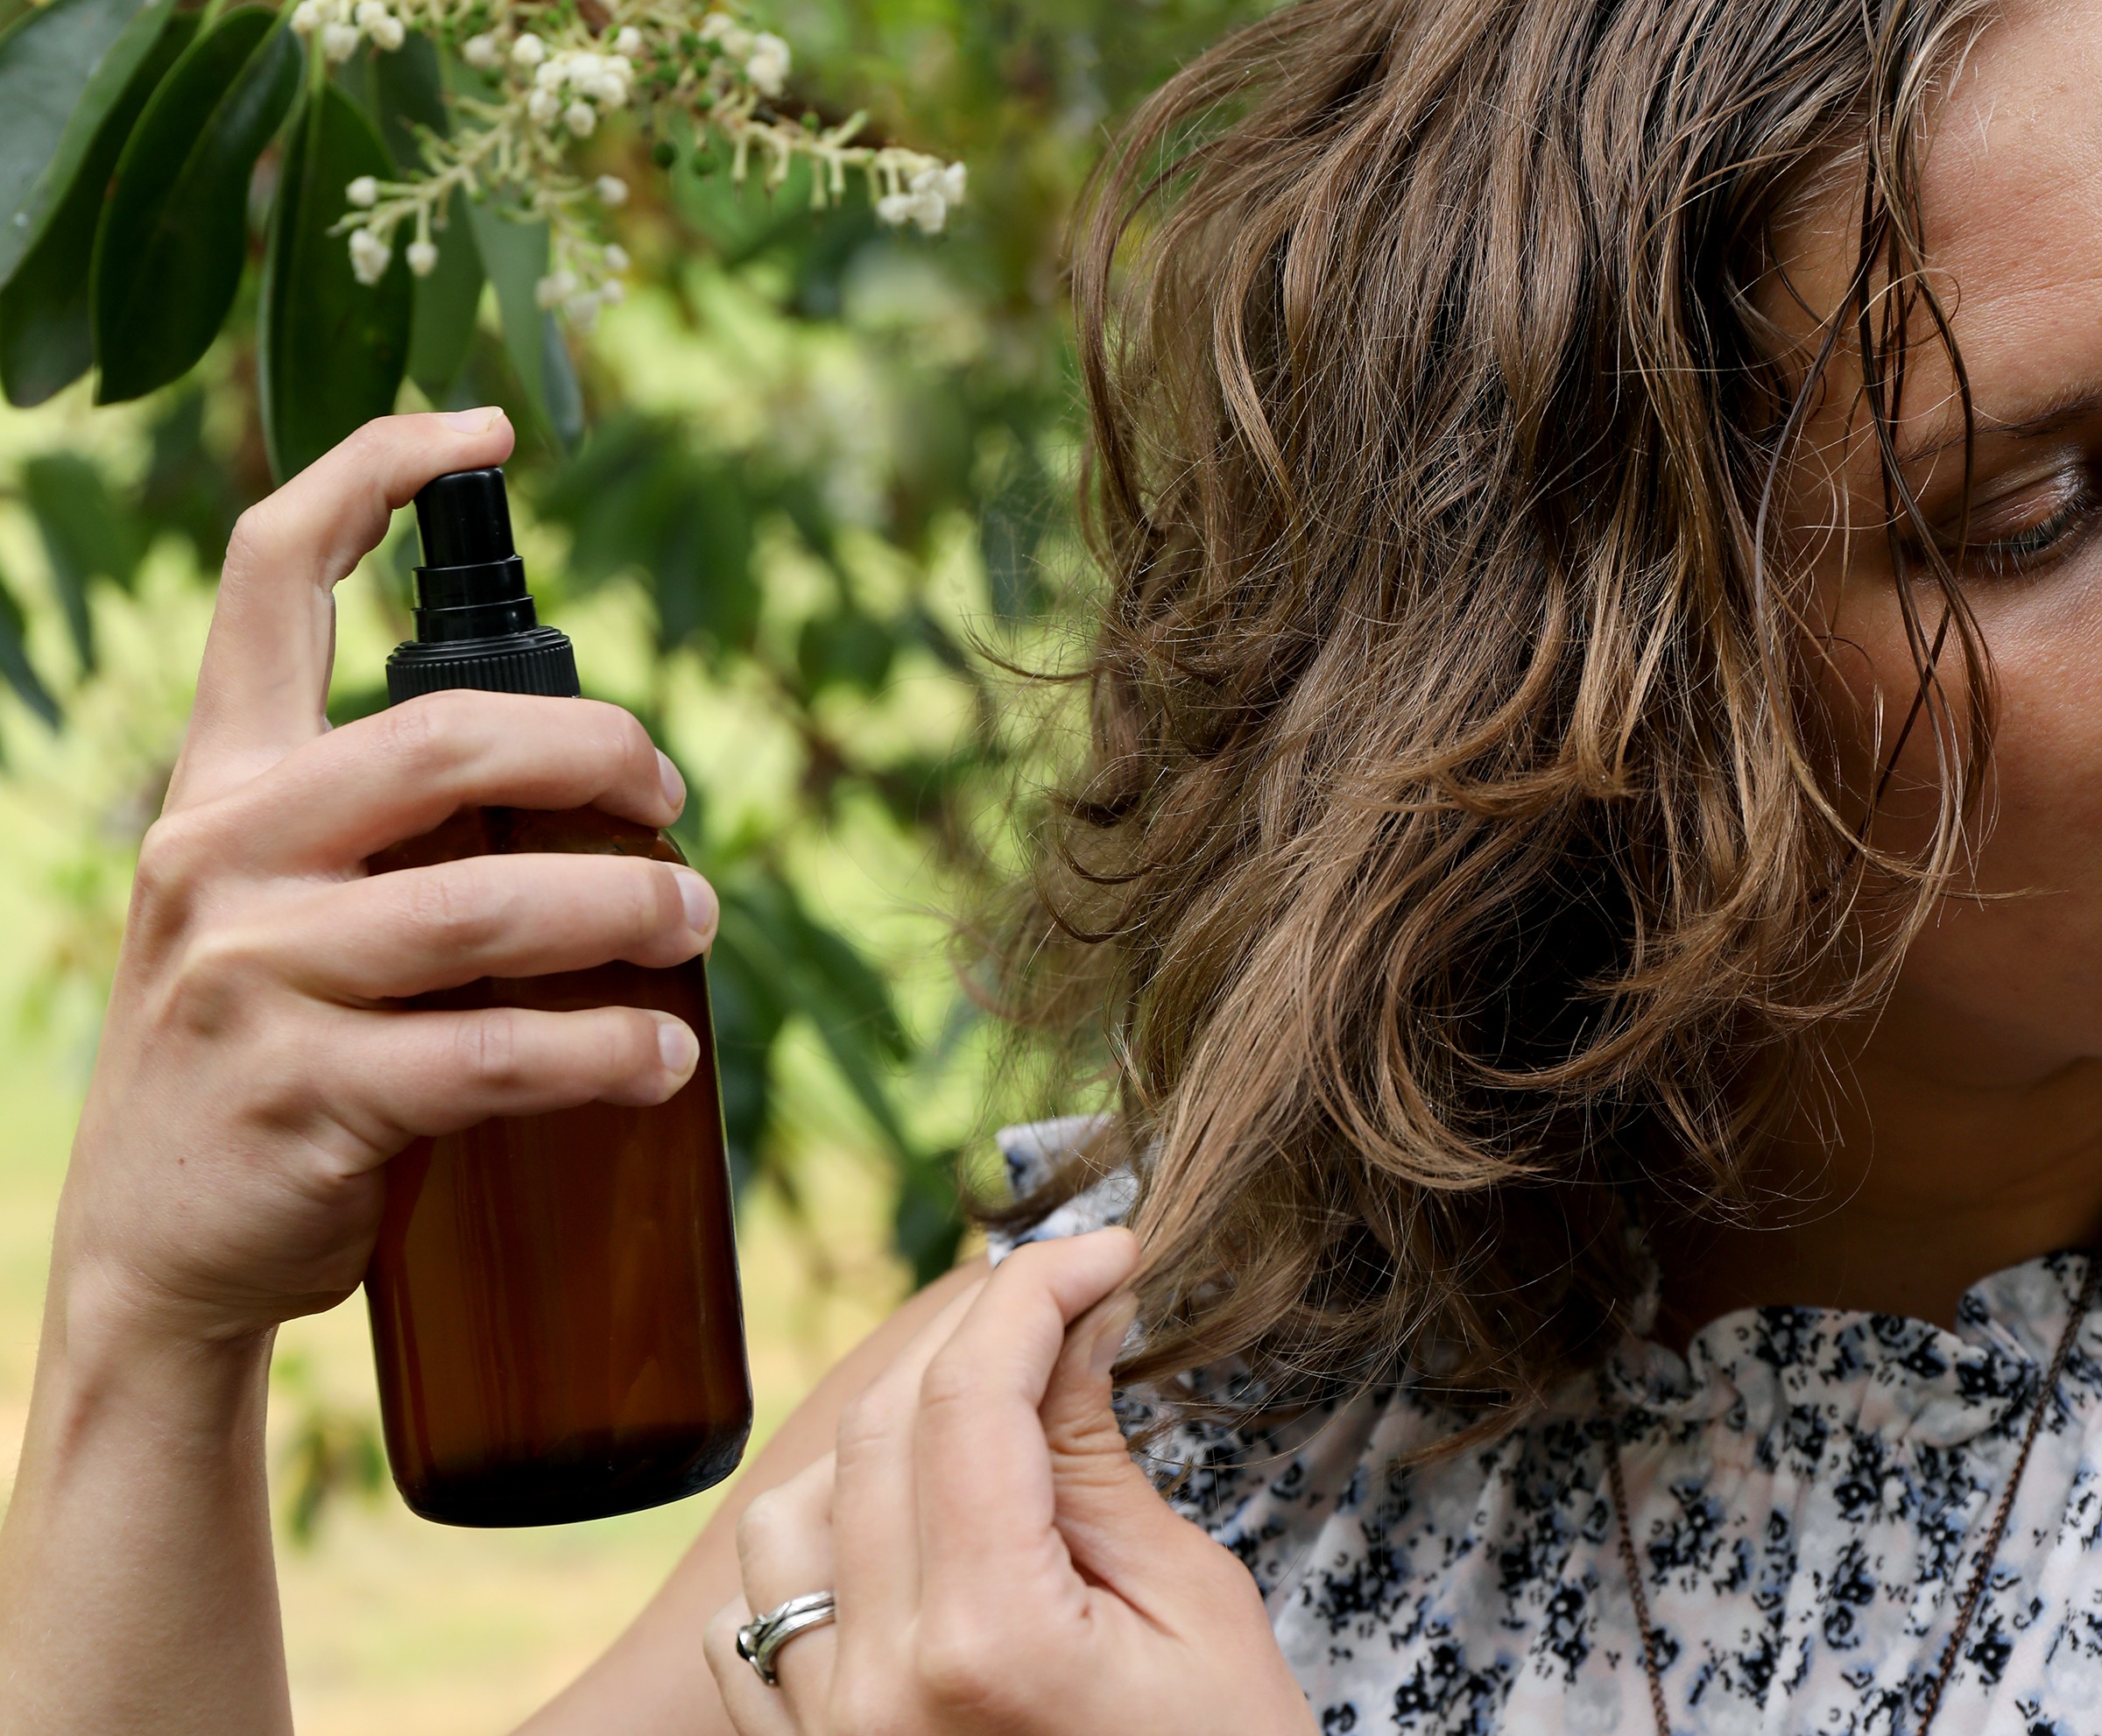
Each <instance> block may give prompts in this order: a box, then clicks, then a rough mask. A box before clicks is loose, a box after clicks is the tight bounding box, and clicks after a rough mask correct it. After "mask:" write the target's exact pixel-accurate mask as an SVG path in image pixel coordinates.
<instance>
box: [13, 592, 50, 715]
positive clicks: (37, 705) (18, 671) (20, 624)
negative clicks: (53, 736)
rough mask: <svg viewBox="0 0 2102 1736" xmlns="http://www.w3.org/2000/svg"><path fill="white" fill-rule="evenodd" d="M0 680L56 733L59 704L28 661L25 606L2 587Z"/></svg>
mask: <svg viewBox="0 0 2102 1736" xmlns="http://www.w3.org/2000/svg"><path fill="white" fill-rule="evenodd" d="M0 677H4V679H5V680H6V681H7V684H8V686H10V687H11V688H14V690H15V692H16V694H17V695H18V696H19V697H20V699H21V701H22V702H23V703H24V704H25V705H26V706H28V707H29V709H31V710H32V711H33V712H35V713H36V714H37V716H39V717H41V718H42V719H43V720H44V721H45V722H46V723H48V724H50V725H51V727H52V728H53V729H54V730H55V729H56V728H58V726H59V702H58V701H56V700H55V699H53V697H52V696H51V689H50V688H47V687H46V686H45V685H44V678H43V677H42V676H41V675H39V674H37V669H36V665H35V664H33V663H32V662H31V661H30V660H29V638H28V626H27V624H26V623H25V621H24V619H23V617H22V605H21V604H20V603H18V602H16V601H15V597H14V593H13V592H12V591H11V590H9V589H8V588H7V587H6V585H5V584H4V583H0Z"/></svg>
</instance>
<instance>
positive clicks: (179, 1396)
mask: <svg viewBox="0 0 2102 1736" xmlns="http://www.w3.org/2000/svg"><path fill="white" fill-rule="evenodd" d="M145 1288H146V1287H145V1286H144V1285H142V1284H141V1283H139V1282H138V1281H137V1279H136V1278H134V1277H132V1276H131V1275H130V1274H126V1273H125V1272H123V1270H122V1269H121V1268H119V1267H115V1266H114V1265H112V1264H110V1263H109V1262H105V1261H102V1260H94V1259H88V1258H80V1257H74V1258H72V1259H64V1258H60V1259H54V1260H53V1271H52V1281H51V1286H50V1289H49V1292H48V1295H47V1296H46V1307H45V1321H44V1332H43V1337H42V1342H41V1344H39V1350H38V1358H37V1361H38V1377H39V1379H38V1384H39V1387H46V1396H47V1398H48V1399H49V1400H50V1401H52V1402H53V1405H54V1406H55V1408H56V1410H57V1413H58V1414H57V1415H55V1416H54V1417H53V1419H52V1420H53V1422H56V1423H57V1424H58V1426H59V1428H60V1431H61V1434H62V1435H63V1436H67V1437H74V1436H77V1435H78V1434H79V1432H80V1431H81V1430H83V1429H94V1428H95V1427H96V1426H98V1425H100V1424H102V1423H103V1422H114V1423H115V1424H116V1426H117V1427H120V1428H136V1427H138V1426H140V1425H141V1424H145V1425H147V1426H148V1427H150V1428H151V1429H152V1433H153V1435H154V1436H155V1438H156V1445H157V1447H158V1448H159V1449H161V1450H179V1449H180V1448H181V1447H183V1446H184V1445H186V1444H194V1445H195V1446H196V1447H198V1448H199V1449H201V1450H204V1451H205V1452H207V1453H208V1454H212V1455H218V1454H221V1453H223V1452H224V1451H225V1450H226V1447H227V1445H228V1443H229V1441H231V1440H234V1439H236V1438H238V1437H239V1436H241V1435H242V1434H243V1432H244V1431H249V1430H254V1431H258V1432H259V1431H260V1429H261V1427H262V1422H263V1407H264V1398H265V1378H266V1376H267V1373H268V1370H269V1366H270V1351H271V1343H272V1337H273V1334H272V1332H271V1331H270V1330H249V1331H245V1332H241V1333H225V1332H220V1333H211V1332H207V1331H204V1330H200V1329H199V1328H198V1327H197V1326H196V1324H195V1323H194V1322H192V1321H190V1320H188V1319H187V1318H186V1317H185V1310H183V1309H180V1308H179V1307H176V1306H173V1305H172V1304H170V1303H167V1302H162V1301H159V1300H158V1299H154V1298H152V1297H149V1296H147V1295H143V1294H142V1291H143V1290H144V1289H145Z"/></svg>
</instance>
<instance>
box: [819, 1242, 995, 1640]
mask: <svg viewBox="0 0 2102 1736" xmlns="http://www.w3.org/2000/svg"><path fill="white" fill-rule="evenodd" d="M984 1288H985V1286H984V1283H983V1282H980V1283H977V1284H973V1285H971V1286H970V1288H968V1289H966V1290H963V1291H962V1292H961V1293H960V1294H958V1295H956V1298H955V1299H954V1300H953V1301H951V1302H949V1305H948V1306H947V1307H946V1308H944V1309H942V1312H941V1313H939V1314H937V1315H936V1316H935V1317H934V1318H933V1319H932V1320H930V1321H928V1323H927V1325H926V1327H925V1329H924V1330H921V1332H920V1333H919V1334H918V1335H917V1336H916V1337H914V1338H913V1341H912V1342H911V1343H910V1344H907V1345H906V1347H905V1349H904V1350H903V1351H900V1352H899V1356H898V1358H897V1360H896V1361H894V1362H893V1363H892V1364H891V1366H890V1367H888V1368H887V1369H885V1371H884V1373H882V1374H881V1375H880V1376H878V1378H877V1379H876V1380H873V1381H871V1383H870V1384H869V1386H868V1387H866V1388H865V1389H864V1391H863V1392H862V1393H861V1394H860V1395H859V1396H858V1397H857V1398H856V1399H855V1400H854V1401H853V1402H852V1403H851V1404H850V1405H848V1406H847V1408H845V1409H844V1410H843V1412H841V1414H840V1419H839V1446H838V1451H837V1467H836V1473H835V1478H834V1485H833V1492H832V1552H833V1558H834V1567H835V1570H836V1573H837V1575H838V1583H837V1585H836V1588H835V1589H836V1591H837V1593H838V1597H839V1602H840V1607H841V1609H842V1610H843V1611H851V1612H852V1613H853V1615H854V1620H853V1621H852V1622H851V1623H850V1624H849V1623H843V1624H842V1626H843V1646H844V1647H845V1649H846V1651H847V1654H848V1664H847V1667H848V1668H849V1669H857V1668H858V1667H859V1666H860V1664H861V1662H862V1659H863V1657H864V1655H873V1656H875V1657H877V1658H882V1657H885V1656H887V1655H892V1653H893V1652H894V1651H895V1648H896V1646H897V1644H898V1643H899V1634H900V1633H901V1632H902V1630H903V1628H904V1627H905V1626H906V1623H907V1622H908V1621H909V1620H911V1618H912V1614H913V1609H914V1607H915V1606H916V1605H917V1604H918V1602H919V1598H920V1525H919V1520H918V1517H917V1513H916V1507H917V1503H918V1496H917V1491H916V1487H915V1479H916V1477H917V1471H916V1470H915V1468H914V1464H913V1435H914V1427H913V1420H914V1417H915V1416H916V1415H917V1413H918V1411H919V1408H920V1385H921V1380H924V1379H925V1377H926V1374H927V1368H928V1364H929V1363H931V1362H932V1361H933V1360H934V1359H935V1353H936V1352H937V1351H940V1350H941V1348H942V1345H944V1344H947V1343H948V1342H949V1338H950V1337H952V1336H953V1335H954V1334H955V1332H956V1327H957V1326H958V1325H959V1324H960V1323H962V1321H963V1317H964V1316H966V1315H967V1314H968V1313H969V1312H970V1308H971V1305H972V1304H973V1303H974V1302H976V1301H977V1298H978V1295H979V1294H980V1293H981V1292H982V1291H983V1290H984Z"/></svg>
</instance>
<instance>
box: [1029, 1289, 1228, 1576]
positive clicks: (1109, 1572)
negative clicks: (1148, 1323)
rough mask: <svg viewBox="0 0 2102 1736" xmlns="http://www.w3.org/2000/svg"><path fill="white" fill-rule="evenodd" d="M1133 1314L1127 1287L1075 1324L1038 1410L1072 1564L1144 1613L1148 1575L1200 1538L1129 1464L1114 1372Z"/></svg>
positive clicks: (1060, 1526)
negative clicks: (1115, 1404) (1114, 1401)
mask: <svg viewBox="0 0 2102 1736" xmlns="http://www.w3.org/2000/svg"><path fill="white" fill-rule="evenodd" d="M1137 1310H1138V1301H1137V1298H1135V1297H1134V1296H1133V1295H1132V1294H1131V1292H1129V1291H1128V1290H1123V1291H1118V1293H1117V1294H1115V1295H1111V1296H1110V1297H1108V1298H1107V1299H1105V1300H1104V1301H1103V1302H1098V1303H1097V1305H1096V1306H1095V1307H1094V1308H1092V1309H1089V1310H1088V1312H1087V1313H1086V1314H1084V1315H1083V1316H1081V1318H1080V1319H1079V1320H1077V1321H1076V1322H1075V1323H1074V1325H1073V1328H1072V1330H1070V1331H1069V1332H1068V1333H1067V1334H1066V1343H1065V1348H1064V1349H1063V1350H1062V1351H1061V1352H1060V1353H1059V1358H1058V1364H1057V1366H1056V1367H1055V1368H1054V1369H1053V1370H1052V1373H1051V1381H1050V1385H1049V1386H1048V1387H1047V1388H1046V1389H1045V1393H1044V1401H1043V1403H1042V1405H1041V1406H1040V1407H1039V1411H1038V1414H1039V1415H1040V1417H1041V1418H1042V1420H1043V1428H1044V1441H1045V1444H1046V1445H1047V1447H1049V1449H1050V1451H1051V1491H1052V1502H1053V1510H1054V1514H1055V1523H1056V1524H1057V1526H1058V1529H1059V1535H1062V1537H1064V1539H1065V1540H1066V1548H1067V1549H1069V1551H1070V1552H1071V1554H1072V1556H1073V1560H1074V1563H1075V1564H1076V1566H1078V1567H1079V1568H1080V1569H1081V1570H1083V1572H1084V1573H1086V1574H1088V1575H1089V1576H1090V1577H1092V1578H1095V1579H1097V1580H1100V1581H1102V1582H1103V1583H1104V1584H1107V1585H1110V1586H1111V1587H1113V1588H1115V1589H1116V1590H1117V1591H1118V1592H1119V1594H1120V1595H1122V1596H1124V1598H1125V1601H1126V1602H1127V1603H1132V1604H1134V1605H1138V1606H1139V1607H1140V1608H1144V1607H1145V1604H1146V1599H1145V1598H1144V1596H1143V1591H1142V1588H1143V1586H1144V1585H1145V1584H1146V1583H1147V1581H1148V1579H1149V1577H1152V1578H1155V1579H1157V1578H1158V1577H1160V1572H1161V1570H1162V1567H1163V1565H1164V1563H1167V1562H1168V1561H1170V1560H1172V1559H1173V1558H1174V1557H1173V1554H1172V1553H1171V1552H1172V1551H1174V1550H1175V1549H1178V1548H1181V1547H1186V1546H1187V1544H1188V1542H1189V1540H1190V1539H1192V1538H1196V1537H1200V1536H1201V1535H1202V1534H1201V1533H1198V1532H1195V1531H1193V1530H1192V1529H1191V1528H1190V1526H1189V1523H1188V1521H1184V1520H1182V1519H1181V1518H1179V1517H1178V1516H1177V1515H1176V1514H1175V1513H1174V1511H1173V1510H1172V1509H1171V1508H1170V1507H1168V1506H1167V1503H1166V1502H1165V1501H1163V1500H1161V1499H1160V1494H1159V1493H1158V1492H1157V1491H1156V1490H1155V1489H1154V1487H1153V1484H1152V1483H1151V1482H1150V1481H1148V1480H1147V1478H1146V1473H1145V1472H1144V1471H1141V1470H1140V1469H1139V1466H1138V1465H1137V1464H1135V1463H1133V1461H1132V1455H1131V1449H1130V1447H1129V1446H1128V1445H1127V1444H1126V1443H1125V1437H1124V1430H1123V1429H1121V1428H1119V1427H1118V1422H1117V1415H1116V1412H1115V1411H1114V1410H1113V1409H1111V1403H1110V1394H1111V1368H1112V1367H1113V1366H1115V1364H1116V1362H1117V1359H1118V1357H1119V1356H1120V1355H1121V1354H1122V1353H1123V1351H1124V1346H1125V1338H1126V1337H1127V1336H1128V1334H1129V1332H1130V1330H1131V1324H1132V1319H1133V1317H1134V1316H1135V1315H1136V1313H1137ZM1149 1569H1150V1570H1151V1574H1150V1576H1149V1573H1148V1570H1149Z"/></svg>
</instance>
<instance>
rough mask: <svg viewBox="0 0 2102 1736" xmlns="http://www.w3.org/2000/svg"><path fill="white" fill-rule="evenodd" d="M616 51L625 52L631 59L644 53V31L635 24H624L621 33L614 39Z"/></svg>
mask: <svg viewBox="0 0 2102 1736" xmlns="http://www.w3.org/2000/svg"><path fill="white" fill-rule="evenodd" d="M613 49H614V52H615V53H619V54H625V55H626V56H627V57H628V58H629V59H630V60H632V59H634V57H635V56H636V55H638V54H639V53H642V32H640V31H638V30H637V29H636V28H635V26H634V25H622V26H621V28H620V34H619V35H617V36H616V37H615V38H614V39H613Z"/></svg>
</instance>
